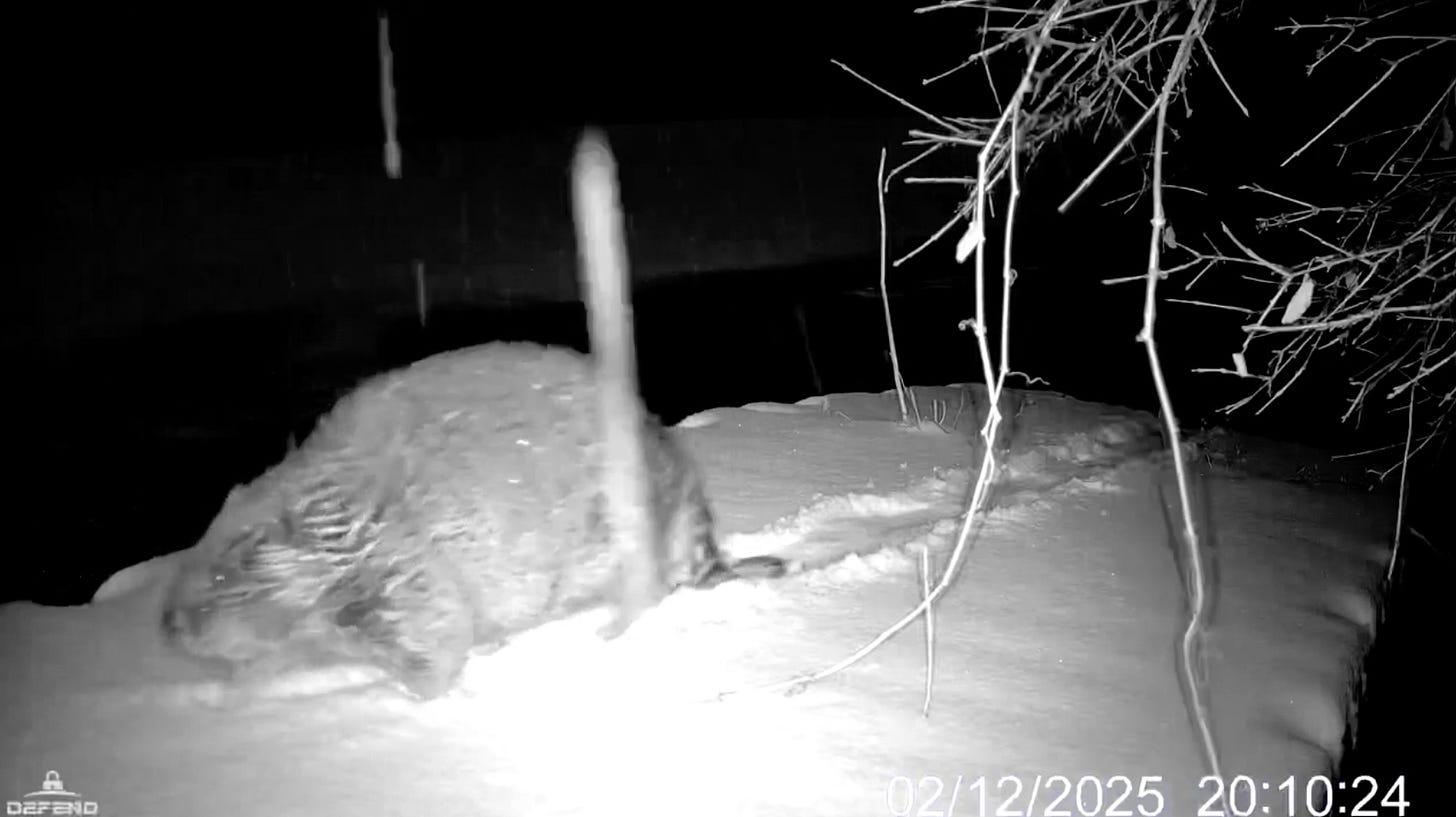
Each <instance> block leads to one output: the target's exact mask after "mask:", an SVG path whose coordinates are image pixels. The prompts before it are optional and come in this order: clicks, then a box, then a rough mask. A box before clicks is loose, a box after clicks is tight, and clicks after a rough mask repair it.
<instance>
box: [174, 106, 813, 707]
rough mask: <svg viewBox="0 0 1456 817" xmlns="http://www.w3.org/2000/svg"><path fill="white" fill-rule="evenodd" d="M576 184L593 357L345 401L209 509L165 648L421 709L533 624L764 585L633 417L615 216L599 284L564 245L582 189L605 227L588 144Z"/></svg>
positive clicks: (429, 379) (489, 368) (387, 378)
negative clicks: (371, 677) (376, 674)
mask: <svg viewBox="0 0 1456 817" xmlns="http://www.w3.org/2000/svg"><path fill="white" fill-rule="evenodd" d="M604 170H605V172H604ZM575 171H576V174H575V175H576V179H577V181H578V190H577V197H576V198H577V202H578V205H580V206H579V207H578V212H577V220H578V226H579V229H582V230H583V236H582V245H583V247H582V252H583V258H584V263H583V265H582V277H583V289H584V291H585V292H586V295H587V297H586V301H587V307H588V313H589V317H590V318H591V331H590V332H589V337H590V338H591V342H592V345H593V352H594V354H593V355H592V356H591V357H588V356H585V355H582V354H580V353H577V352H575V351H573V350H569V349H564V348H559V347H551V346H543V345H539V344H532V343H490V344H485V345H482V346H476V347H471V348H467V349H461V350H456V351H452V352H445V353H442V354H438V355H434V356H432V357H428V358H425V359H423V360H421V361H418V362H416V363H414V364H412V365H410V366H407V367H404V368H402V369H398V370H395V371H393V372H388V373H385V374H382V375H379V376H376V377H374V378H372V379H370V380H367V381H365V382H364V383H363V384H361V385H360V386H359V387H357V388H356V389H355V390H354V391H353V392H351V393H349V394H348V395H346V396H345V397H343V398H342V399H341V400H340V401H339V402H338V403H337V404H336V405H335V406H334V408H333V409H332V410H331V411H330V412H328V413H327V414H326V415H325V416H324V417H323V418H321V419H320V421H319V423H318V425H317V426H316V428H315V429H314V431H313V433H312V434H310V435H309V437H308V438H307V439H306V440H305V441H304V443H303V444H302V445H300V446H299V447H298V448H297V449H295V450H293V451H291V452H290V453H289V454H288V455H287V456H286V457H285V458H284V460H283V461H282V462H280V463H278V464H277V465H276V466H274V467H273V468H271V469H269V470H268V471H267V472H265V473H264V474H263V475H262V476H260V477H258V478H257V479H256V480H254V481H253V482H252V483H250V484H248V485H245V486H241V487H239V488H236V489H234V490H233V491H232V493H231V494H230V495H229V496H228V498H227V501H226V502H225V503H224V505H223V507H222V509H221V510H220V511H219V513H218V515H217V517H216V518H215V519H214V521H213V523H212V525H211V526H210V527H209V529H208V531H207V532H206V533H205V534H204V536H203V537H202V539H201V540H200V541H199V542H198V544H197V545H196V546H194V547H193V548H192V549H191V550H190V551H189V552H188V553H187V555H186V558H185V559H184V560H183V563H182V565H181V569H180V570H179V572H178V574H177V576H176V578H175V579H174V580H173V583H172V585H171V587H170V588H169V591H168V593H167V597H166V601H165V603H164V607H163V611H162V616H161V629H162V633H163V636H164V637H165V639H166V640H167V641H168V642H169V643H170V644H171V645H173V646H174V647H176V648H178V649H180V650H182V651H183V652H185V653H187V654H189V655H191V656H194V657H196V658H199V659H201V660H204V661H207V662H211V663H214V664H217V665H219V666H220V667H222V668H225V669H227V670H229V671H230V672H231V673H233V674H234V676H243V675H258V674H268V673H273V672H276V671H278V670H280V669H283V668H287V667H291V666H294V665H297V664H301V663H316V662H328V661H336V660H351V661H359V660H362V661H365V662H368V663H372V664H374V665H376V666H378V667H379V668H381V669H383V670H384V671H385V672H386V673H387V674H388V675H389V676H390V677H391V678H393V679H395V680H396V681H397V682H398V683H399V684H400V685H401V686H403V687H404V689H405V690H407V691H408V692H410V693H411V694H413V695H414V696H416V697H419V698H426V699H428V698H433V697H436V696H439V695H441V694H443V693H444V692H446V691H448V690H449V689H450V688H451V686H452V685H453V684H454V682H455V679H456V678H457V677H458V676H459V673H460V670H461V668H462V667H463V665H464V663H465V660H466V658H467V657H468V654H469V653H470V652H471V651H472V650H486V651H488V650H490V649H492V648H496V647H499V646H501V645H502V644H503V643H505V641H506V640H508V639H509V638H510V637H511V636H512V635H515V634H518V633H521V632H523V631H525V630H528V629H531V628H533V627H536V626H538V625H540V624H544V623H546V622H548V621H551V620H554V619H558V618H562V617H565V616H567V615H570V614H572V613H575V612H578V611H582V610H585V609H588V608H591V607H596V606H602V605H606V606H608V607H610V608H612V610H613V612H614V616H613V619H612V622H611V623H610V624H608V625H607V626H606V627H604V628H603V630H602V633H601V634H602V635H603V636H604V637H607V638H612V637H615V636H616V635H618V634H620V633H621V632H623V631H624V630H625V629H626V628H627V627H628V626H630V624H631V623H632V621H633V620H634V619H635V618H636V617H637V616H638V615H640V613H641V612H642V611H643V610H645V609H647V608H648V607H650V606H651V605H653V604H655V603H656V602H657V601H659V600H660V599H661V598H663V597H664V596H665V595H666V594H668V593H671V592H672V591H673V590H675V589H677V588H679V587H683V586H697V587H706V586H711V585H713V584H716V583H718V582H721V581H724V580H727V579H731V578H734V577H736V576H760V577H761V576H770V577H771V576H777V575H782V574H783V572H784V571H785V570H786V564H785V563H784V562H782V561H781V560H779V559H777V558H776V557H771V556H759V557H754V558H753V559H751V560H744V561H742V562H734V561H732V560H729V559H727V558H726V557H725V556H724V555H723V554H722V553H721V551H720V550H719V548H718V545H717V542H716V539H715V538H714V534H713V515H712V512H711V509H710V506H709V502H708V499H707V495H706V492H705V490H704V483H703V478H702V475H701V474H700V472H699V471H698V469H697V467H696V466H695V464H694V463H693V462H692V460H691V459H690V458H689V456H688V454H687V452H686V451H685V450H684V448H683V447H682V445H681V444H680V443H679V442H678V441H677V440H676V439H675V437H674V436H673V433H672V431H671V430H670V429H668V428H666V427H664V426H663V425H662V423H661V422H659V421H658V420H657V419H656V418H655V417H653V416H652V415H651V414H649V413H647V412H646V410H645V408H644V407H643V406H642V404H641V401H640V397H639V396H638V393H637V389H636V380H635V364H634V362H633V354H632V353H633V349H632V331H631V320H630V309H629V308H628V307H627V305H626V303H625V297H624V295H623V293H624V291H625V289H626V279H627V274H626V272H625V268H624V264H622V263H620V261H621V260H622V259H621V258H620V257H618V256H620V255H621V253H620V213H616V214H615V216H616V218H608V219H607V220H606V221H607V226H608V227H609V228H611V229H609V230H608V232H616V233H617V235H616V237H615V240H616V241H617V242H618V243H617V246H616V247H615V248H610V249H609V250H608V251H607V252H606V253H605V255H606V256H608V259H607V260H608V263H597V262H599V261H600V260H601V257H602V253H597V252H595V251H594V250H593V249H592V248H593V246H595V245H596V244H597V243H599V242H597V240H596V239H598V238H600V237H601V232H602V231H601V230H600V229H598V230H596V231H595V233H594V232H593V230H592V229H590V226H591V225H590V224H588V225H587V227H586V228H583V227H582V222H583V221H588V222H590V221H591V219H592V218H593V216H592V215H591V214H590V213H589V212H587V213H584V212H583V211H584V210H589V209H590V203H591V201H593V200H594V197H593V195H591V191H590V190H588V191H587V192H585V193H584V192H583V191H582V188H583V187H587V188H591V187H592V186H593V185H595V186H596V187H597V188H600V187H601V186H602V185H603V184H608V185H610V186H611V190H610V191H608V192H609V194H610V195H608V196H606V197H602V196H596V197H595V200H596V201H598V202H601V201H605V202H606V205H607V207H608V208H609V209H611V208H616V207H617V205H616V195H615V170H614V167H613V166H612V165H611V160H610V154H609V153H608V152H607V151H606V147H605V141H604V139H603V138H602V137H601V135H600V134H597V133H595V132H591V131H589V132H588V133H587V134H586V136H584V137H583V139H582V142H581V144H580V147H579V149H578V154H577V162H576V164H575ZM597 192H600V190H599V189H598V190H597ZM609 215H611V214H609ZM597 226H598V227H601V226H602V225H601V224H600V223H598V224H597ZM604 284H605V285H604Z"/></svg>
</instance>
